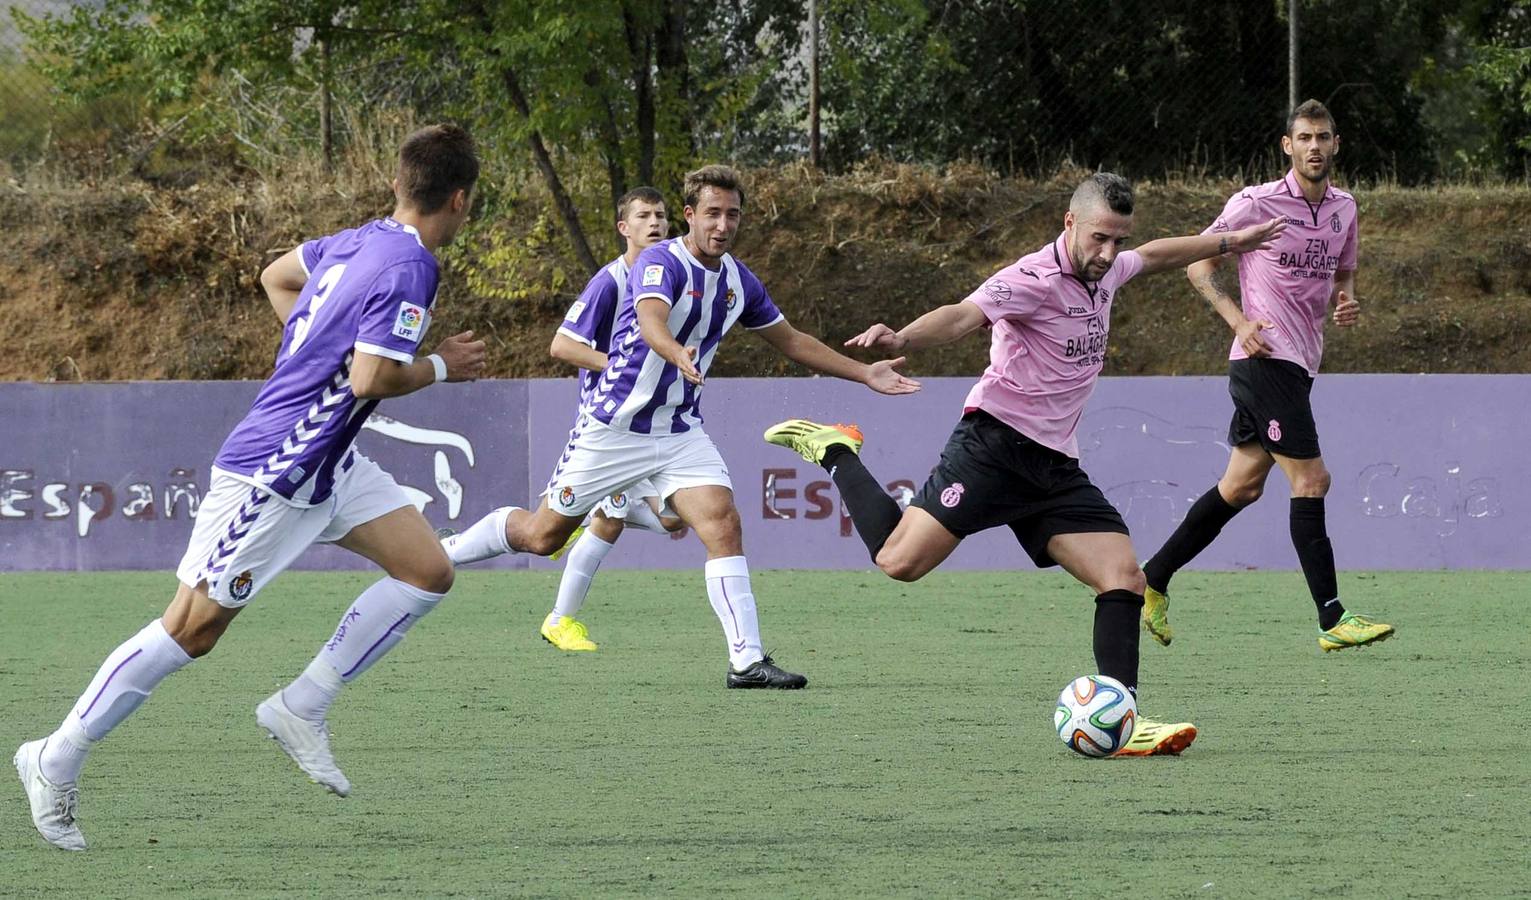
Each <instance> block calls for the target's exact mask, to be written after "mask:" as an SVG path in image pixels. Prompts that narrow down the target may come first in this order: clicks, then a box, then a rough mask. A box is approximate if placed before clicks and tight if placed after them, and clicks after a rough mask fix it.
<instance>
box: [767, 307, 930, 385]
mask: <svg viewBox="0 0 1531 900" xmlns="http://www.w3.org/2000/svg"><path fill="white" fill-rule="evenodd" d="M755 333H756V334H758V335H760V336H761V337H762V338H765V341H766V343H768V344H770V345H771V346H772V347H775V348H776V349H777V350H779V351H780V352H781V355H782V356H785V357H787V358H788V359H790V360H792V361H793V362H795V363H799V364H801V365H804V366H807V367H808V368H810V369H812V370H814V371H815V372H822V373H823V374H825V375H833V376H835V377H836V378H844V379H845V380H846V381H857V382H860V383H861V384H864V385H866V386H867V387H869V388H871V389H872V390H874V391H876V392H877V393H879V394H912V393H914V392H915V391H917V390H919V389H920V383H919V382H918V381H915V380H914V379H913V378H906V377H904V376H903V375H900V374H899V373H898V372H897V371H896V368H897V367H898V366H901V365H903V364H904V358H903V357H899V358H898V359H884V360H880V361H878V362H875V363H872V364H870V365H868V364H866V363H862V362H857V361H856V360H854V359H851V358H850V357H849V356H846V355H845V354H843V353H840V352H839V351H837V350H835V349H834V348H832V347H829V346H828V345H826V344H825V343H824V342H823V341H821V340H819V339H818V338H816V337H814V336H813V335H811V334H804V333H803V332H801V331H798V330H797V329H796V328H793V327H792V325H791V324H790V323H788V322H787V320H785V319H783V320H781V321H780V322H777V323H776V324H775V325H768V326H766V327H765V328H761V329H759V330H757V331H756V332H755Z"/></svg>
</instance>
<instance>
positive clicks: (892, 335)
mask: <svg viewBox="0 0 1531 900" xmlns="http://www.w3.org/2000/svg"><path fill="white" fill-rule="evenodd" d="M988 323H989V320H988V317H986V316H985V315H984V314H983V310H981V309H979V308H978V307H977V306H975V305H974V304H972V303H968V302H966V301H958V302H956V303H948V304H947V305H945V306H938V307H936V308H935V309H933V310H931V311H930V312H928V313H926V314H925V315H923V316H920V317H919V318H918V319H915V320H914V321H913V322H910V323H909V324H908V325H905V326H904V327H903V328H901V329H899V330H898V331H894V330H893V329H891V328H889V327H888V326H886V325H884V324H882V323H881V322H878V323H877V324H876V325H873V326H872V327H871V328H868V329H867V330H866V331H863V332H861V333H860V334H858V335H856V336H855V337H853V338H851V339H850V340H848V341H846V342H845V346H847V347H861V348H864V349H867V350H883V351H890V352H898V351H900V350H923V349H925V348H926V347H939V346H941V345H942V344H950V343H951V342H952V341H955V340H960V339H961V338H964V337H967V336H968V335H970V334H972V333H973V332H975V331H977V330H978V329H980V328H982V327H983V326H985V325H987V324H988Z"/></svg>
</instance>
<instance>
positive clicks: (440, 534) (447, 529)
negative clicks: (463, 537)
mask: <svg viewBox="0 0 1531 900" xmlns="http://www.w3.org/2000/svg"><path fill="white" fill-rule="evenodd" d="M456 535H457V529H456V528H453V527H451V526H450V525H443V526H441V527H440V528H438V529H436V540H438V541H444V540H446V539H447V538H449V537H455V536H456Z"/></svg>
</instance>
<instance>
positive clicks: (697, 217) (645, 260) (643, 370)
mask: <svg viewBox="0 0 1531 900" xmlns="http://www.w3.org/2000/svg"><path fill="white" fill-rule="evenodd" d="M743 211H744V190H743V187H742V186H741V183H740V178H739V174H738V173H737V172H735V171H734V170H733V169H731V168H729V167H727V166H705V167H703V168H701V169H698V170H697V171H695V172H691V173H689V174H688V175H687V176H686V183H685V217H686V225H687V226H688V230H687V232H686V234H685V235H684V236H683V237H679V238H674V239H671V240H667V241H663V242H661V243H659V244H656V245H655V246H653V247H650V248H648V249H647V250H645V251H643V253H642V254H640V255H639V257H638V261H637V263H636V264H635V265H634V266H633V268H632V272H631V273H630V275H629V279H630V282H629V287H630V290H631V295H632V300H631V302H629V303H626V304H624V305H623V306H622V311H621V312H620V313H619V314H618V316H617V322H616V326H615V328H614V331H613V337H612V346H611V352H610V354H609V355H608V357H607V364H606V369H605V371H604V372H603V373H602V374H601V377H600V379H599V381H598V382H597V384H596V386H595V390H594V392H593V393H592V394H591V396H590V399H589V400H588V401H587V402H586V404H585V407H584V409H583V410H582V412H583V415H582V416H581V418H580V422H579V424H578V425H577V426H576V427H575V432H574V435H573V436H572V438H571V440H570V441H569V444H568V447H567V448H566V450H565V452H564V454H563V457H562V459H560V461H559V463H558V466H557V468H556V469H555V470H554V472H553V477H552V478H551V479H550V480H549V482H548V490H547V493H546V495H545V496H544V497H543V500H542V502H541V503H540V504H539V506H538V508H537V509H536V511H535V512H533V511H530V510H525V509H520V508H517V507H502V508H500V509H498V510H495V511H494V512H493V513H491V514H490V515H488V516H486V517H485V518H484V519H482V520H480V521H479V522H478V523H476V524H474V525H473V526H472V527H470V528H469V529H468V530H467V531H465V532H463V533H462V534H461V535H458V536H456V537H453V538H451V539H449V541H448V545H449V546H448V552H449V554H450V555H451V556H452V558H453V560H454V561H455V562H471V561H473V560H475V559H487V558H489V557H491V556H496V555H499V554H501V553H513V552H528V553H536V554H538V555H541V556H546V555H548V554H550V553H552V552H553V551H555V550H557V549H558V548H560V547H562V546H563V544H564V541H565V540H567V539H568V537H569V535H570V534H572V533H573V531H574V529H575V528H576V527H578V525H579V523H580V520H581V519H582V518H584V516H585V514H586V513H588V512H589V511H590V510H591V509H593V508H594V507H595V505H596V504H597V503H599V502H600V500H601V498H602V497H608V496H610V495H612V494H614V493H617V492H619V491H622V490H626V489H627V488H629V487H631V486H632V485H633V484H636V483H638V482H640V481H642V480H643V479H646V478H647V479H651V480H652V481H653V483H654V487H655V493H656V494H657V495H658V496H659V497H661V498H663V499H664V500H665V502H666V503H668V504H669V505H670V506H671V507H672V508H673V509H674V510H675V511H676V513H677V514H678V515H679V516H680V518H681V519H682V520H684V521H685V523H686V524H687V525H689V526H690V527H691V528H692V530H693V531H695V532H696V534H697V537H699V538H700V539H701V541H702V543H703V544H704V545H705V546H706V548H707V564H706V566H705V568H704V573H705V576H706V583H707V596H708V599H709V600H710V601H711V603H712V608H713V611H714V612H715V613H716V614H717V617H718V621H719V622H720V623H721V624H722V626H723V634H724V637H725V639H726V641H727V646H728V660H729V666H728V672H727V676H726V678H725V681H724V683H725V684H726V686H727V687H730V688H788V689H791V688H801V687H803V686H805V685H806V684H807V683H808V680H807V679H806V678H804V677H803V676H802V675H798V674H794V673H792V672H788V671H785V670H783V669H782V668H780V667H778V666H777V665H776V664H775V663H774V662H773V661H772V660H771V658H770V657H768V656H766V654H765V651H764V650H763V649H762V646H761V641H760V627H759V623H758V619H757V614H756V609H755V597H754V592H753V591H752V589H751V587H750V576H749V567H748V565H747V564H746V561H745V558H744V539H743V534H742V529H741V527H740V522H739V510H738V509H737V507H736V506H735V505H734V495H733V488H732V484H731V482H730V481H729V478H728V469H727V467H726V466H725V465H724V463H723V459H722V457H721V456H720V455H719V454H718V450H717V448H716V447H715V446H713V443H712V440H711V439H710V438H709V437H708V436H707V434H706V432H704V431H703V430H702V415H701V407H700V405H699V404H700V400H701V396H702V386H703V384H704V382H705V381H706V376H707V370H708V368H709V367H710V366H711V365H712V361H713V358H714V357H715V356H716V354H717V351H718V345H719V343H720V342H721V341H722V339H723V335H724V334H726V333H727V332H728V330H729V329H730V328H732V327H733V326H734V325H735V324H739V325H742V326H744V327H745V328H747V329H749V330H751V331H755V332H757V333H758V334H759V335H760V336H761V337H762V338H764V339H765V340H766V342H767V343H769V344H771V345H772V346H773V347H775V348H776V349H777V350H778V351H780V352H781V353H782V355H784V356H786V357H787V358H788V359H791V360H793V361H795V362H797V363H800V364H802V365H804V366H806V367H808V368H810V369H812V370H814V371H817V372H822V373H824V374H826V375H834V376H836V377H839V378H844V379H847V380H850V381H858V382H861V383H862V384H865V385H866V386H867V387H869V388H871V389H872V390H874V391H877V392H879V393H883V394H908V393H912V392H914V391H916V390H918V389H919V384H918V383H917V382H915V381H912V380H910V379H908V378H905V377H904V376H902V375H900V374H898V372H896V371H895V370H894V367H895V366H897V365H899V364H900V363H902V362H903V360H901V359H895V360H883V361H881V362H877V363H873V364H871V365H867V364H864V363H860V362H857V361H856V360H853V359H851V358H849V357H847V356H844V355H843V354H841V353H839V352H837V351H835V350H832V349H830V348H829V347H827V346H825V345H824V344H823V343H822V342H821V341H819V340H818V339H817V338H814V337H811V336H809V335H807V334H804V333H803V332H801V331H798V330H797V329H796V328H793V327H792V325H790V324H789V323H788V322H787V320H786V318H785V317H784V316H783V315H782V314H781V312H780V310H778V309H777V308H776V304H775V303H773V302H772V301H771V297H770V295H769V294H767V293H766V290H765V288H764V287H763V286H762V285H761V283H760V280H759V279H757V278H756V277H755V275H754V274H753V273H752V272H750V270H749V269H747V268H745V266H744V265H743V264H741V263H740V262H739V261H738V260H736V259H734V258H733V256H732V255H730V253H729V250H730V248H732V246H733V243H734V238H735V236H736V234H737V233H738V230H739V222H740V219H741V217H742V215H743Z"/></svg>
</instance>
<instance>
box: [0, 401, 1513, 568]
mask: <svg viewBox="0 0 1531 900" xmlns="http://www.w3.org/2000/svg"><path fill="white" fill-rule="evenodd" d="M924 385H925V387H924V390H923V391H922V392H920V393H919V394H916V395H913V396H909V397H882V396H879V395H876V394H873V393H871V392H870V391H867V390H866V389H865V388H862V387H860V386H857V385H853V384H848V383H845V382H841V381H836V380H833V379H817V378H775V379H717V380H714V381H712V382H709V384H708V386H707V389H706V393H705V395H704V398H703V413H704V415H705V417H706V420H707V430H708V433H709V434H710V435H711V436H712V437H713V439H714V440H715V441H716V442H717V444H718V446H719V448H720V450H721V451H722V453H723V457H724V459H725V460H727V461H728V464H729V468H730V475H731V477H732V479H733V481H734V490H735V495H736V498H737V501H738V505H739V510H740V513H741V515H742V516H743V519H744V535H745V546H746V552H747V554H748V555H749V558H750V563H751V565H752V566H753V567H754V568H757V569H760V568H852V569H859V568H866V567H868V566H869V561H868V559H867V554H866V550H865V548H864V547H863V545H862V543H861V541H860V540H859V539H858V538H857V537H856V536H855V534H854V532H853V530H852V529H851V525H850V520H849V518H848V517H847V516H846V514H845V511H844V507H843V505H842V504H841V502H840V498H839V496H838V494H837V493H836V491H835V490H834V486H833V485H832V484H831V483H830V482H829V480H828V478H827V477H826V476H825V474H824V472H823V471H822V470H821V469H819V468H818V467H817V466H814V465H811V464H808V463H805V462H804V461H803V460H802V459H801V458H799V457H797V456H796V455H794V454H792V453H789V452H787V451H785V450H782V449H781V448H778V447H772V446H769V445H767V444H765V443H763V442H762V441H761V432H762V431H763V430H764V429H765V428H766V427H767V426H768V425H770V424H772V423H774V422H776V421H779V420H780V419H783V418H789V417H794V416H804V417H809V418H818V419H827V420H831V421H853V422H857V423H859V424H860V425H861V427H862V429H863V430H864V431H865V432H866V435H867V444H866V447H865V449H864V450H863V454H862V455H863V457H864V458H865V460H866V462H867V466H868V468H869V469H870V470H871V471H872V472H873V474H874V475H876V476H877V477H878V478H879V479H880V480H882V481H883V483H884V484H885V485H886V486H888V488H889V489H890V491H892V492H893V493H895V494H896V495H898V494H900V493H903V492H906V491H912V490H914V489H916V488H918V486H919V485H920V484H921V483H922V482H923V481H924V479H925V477H926V475H927V474H928V473H929V471H930V469H931V467H932V465H934V463H935V461H936V459H937V458H938V456H939V454H940V451H941V447H942V445H943V444H944V443H945V441H946V437H947V434H948V433H949V431H950V430H951V427H952V425H953V424H954V423H955V422H956V420H957V418H958V417H959V416H960V415H961V411H962V401H963V398H964V396H965V395H966V393H967V389H968V387H969V386H970V385H971V380H969V379H955V378H937V379H927V380H925V382H924ZM258 387H259V385H258V384H256V383H254V382H208V383H187V382H148V383H127V384H84V385H48V384H4V385H0V571H22V570H92V569H164V570H173V569H174V567H175V564H176V563H177V561H178V560H179V559H180V555H181V553H182V551H183V550H184V548H185V544H186V539H187V537H188V536H189V534H190V531H191V522H192V517H193V516H194V515H195V511H196V508H197V505H198V502H199V500H200V497H201V494H202V492H203V491H205V490H206V487H207V479H208V474H209V473H208V467H209V464H210V462H211V460H212V458H213V456H214V454H215V453H216V451H217V448H218V446H219V445H220V444H221V443H222V441H223V438H224V436H225V434H226V433H227V431H228V429H229V428H231V427H232V426H233V425H234V423H235V422H237V421H238V420H239V418H240V417H241V415H243V413H244V411H245V409H246V407H247V405H248V404H249V402H250V400H251V399H252V398H253V397H254V395H255V392H256V390H257V388H258ZM1528 392H1531V376H1508V375H1504V376H1488V375H1483V376H1470V375H1460V376H1459V375H1433V376H1425V375H1420V376H1407V375H1352V376H1324V377H1321V378H1319V379H1318V381H1317V382H1316V386H1315V388H1314V395H1313V400H1314V410H1315V414H1316V416H1317V419H1318V423H1319V434H1320V437H1321V440H1322V444H1323V452H1324V459H1325V462H1326V463H1327V465H1328V467H1329V469H1330V471H1331V473H1332V474H1333V477H1334V482H1333V486H1332V488H1331V490H1330V494H1329V498H1328V503H1327V507H1328V518H1329V531H1330V535H1331V536H1332V538H1333V541H1334V546H1335V554H1336V561H1337V563H1338V564H1339V566H1340V568H1342V569H1441V568H1446V569H1458V568H1461V569H1473V568H1497V569H1523V568H1528V567H1531V552H1528V538H1527V537H1526V535H1528V534H1531V484H1528V482H1527V479H1525V478H1523V477H1520V473H1519V462H1520V458H1521V457H1522V456H1523V453H1524V451H1523V448H1524V447H1526V446H1527V445H1528V439H1531V425H1528V423H1527V421H1526V417H1525V416H1524V415H1517V414H1513V411H1514V410H1517V409H1520V408H1521V401H1519V400H1518V399H1517V398H1520V397H1523V396H1525V395H1526V394H1527V393H1528ZM576 396H577V389H576V387H575V383H574V381H573V380H572V379H568V380H544V381H485V382H478V383H475V384H467V385H443V386H438V387H433V388H431V389H429V390H426V391H422V392H420V393H419V394H416V395H413V396H410V397H405V398H401V399H398V400H390V401H387V402H386V403H384V404H383V405H382V406H381V407H380V413H381V414H380V415H378V416H374V418H373V419H372V420H371V421H370V422H369V423H368V425H367V427H366V428H365V429H364V430H363V431H362V434H361V437H360V438H359V439H358V446H359V447H360V448H361V449H362V450H363V452H365V453H367V454H368V455H369V456H371V457H372V458H373V459H375V460H377V461H378V462H379V463H380V464H381V465H382V466H383V468H385V469H387V470H388V471H389V472H391V473H392V474H393V475H394V477H395V478H397V479H398V481H399V482H400V484H401V485H403V486H404V487H405V490H406V492H407V493H408V494H409V495H410V497H411V499H413V500H414V501H415V503H416V504H417V505H419V506H421V508H422V509H423V510H424V512H425V515H426V516H427V518H429V519H430V520H431V522H432V524H434V525H438V526H439V525H450V526H454V527H458V528H461V527H464V526H466V525H467V524H470V523H472V522H473V521H475V520H476V519H477V518H478V517H479V516H481V515H483V514H484V513H486V512H488V511H489V510H491V509H493V508H494V507H496V506H501V505H505V504H508V503H513V504H516V505H525V504H527V503H528V502H529V501H530V502H535V501H536V499H537V498H538V496H539V495H540V494H541V491H542V488H543V485H544V484H545V482H546V479H547V477H548V475H549V473H551V471H552V469H553V465H554V463H555V462H556V461H557V458H558V456H559V454H560V453H561V452H562V450H563V446H564V444H565V441H566V437H567V434H568V430H569V427H570V426H571V425H572V424H573V419H574V406H575V400H576ZM1230 413H1231V406H1230V404H1229V400H1228V396H1227V387H1226V381H1225V380H1224V379H1222V378H1106V379H1102V380H1101V382H1100V386H1099V388H1098V389H1097V390H1096V393H1095V396H1094V398H1093V399H1092V400H1091V401H1090V405H1089V407H1088V408H1087V410H1086V413H1085V416H1084V418H1083V420H1082V422H1081V425H1080V431H1079V437H1080V446H1081V450H1082V454H1083V459H1082V461H1083V465H1084V467H1085V469H1086V470H1087V471H1088V472H1089V473H1090V476H1091V478H1092V479H1093V480H1094V481H1095V483H1096V484H1098V485H1100V487H1101V488H1102V490H1104V491H1105V493H1106V495H1107V497H1108V498H1109V499H1110V500H1111V501H1112V502H1113V503H1114V504H1116V506H1117V508H1118V509H1120V510H1121V512H1122V514H1123V516H1124V517H1125V518H1126V520H1127V523H1128V525H1129V526H1130V527H1131V529H1132V534H1133V539H1134V542H1135V543H1136V545H1137V547H1138V551H1139V555H1140V556H1146V555H1148V554H1149V553H1151V552H1153V550H1154V549H1156V548H1157V547H1158V546H1159V544H1160V543H1161V542H1162V541H1163V540H1164V539H1165V538H1166V537H1167V536H1168V535H1169V533H1170V532H1171V531H1172V530H1173V528H1174V527H1175V524H1176V523H1177V522H1179V520H1180V519H1181V518H1182V517H1183V516H1184V515H1185V512H1186V510H1187V509H1188V508H1189V507H1190V505H1191V503H1192V502H1193V501H1194V500H1195V499H1196V497H1198V496H1199V495H1200V494H1202V493H1203V492H1204V491H1206V490H1207V488H1209V487H1210V486H1211V485H1212V484H1213V483H1214V482H1215V481H1216V480H1217V478H1218V476H1219V475H1220V474H1221V472H1222V469H1223V466H1224V464H1225V462H1226V461H1227V456H1228V446H1227V443H1226V440H1227V438H1226V435H1227V425H1228V418H1229V415H1230ZM1267 490H1268V492H1269V496H1268V497H1267V498H1266V499H1265V500H1264V501H1262V502H1260V503H1259V504H1257V505H1256V506H1255V507H1254V508H1252V509H1250V510H1248V511H1246V512H1245V513H1243V514H1242V515H1240V516H1239V517H1238V518H1237V519H1235V520H1234V521H1233V522H1232V523H1231V524H1230V525H1229V526H1228V527H1227V528H1226V529H1225V530H1224V532H1223V535H1222V536H1221V537H1220V538H1219V539H1218V541H1217V542H1216V543H1215V544H1213V546H1212V547H1211V548H1209V549H1208V550H1207V551H1206V552H1205V553H1204V554H1202V556H1201V557H1200V558H1199V559H1197V561H1196V563H1195V565H1196V566H1197V567H1199V568H1206V569H1246V568H1255V569H1291V568H1295V566H1296V558H1295V555H1294V554H1293V552H1292V548H1291V544H1290V542H1289V540H1288V538H1287V501H1286V496H1287V485H1286V481H1285V479H1284V478H1283V477H1282V476H1281V474H1280V473H1279V471H1278V472H1276V473H1273V474H1272V476H1271V479H1270V483H1269V485H1268V488H1267ZM702 559H703V552H702V548H701V546H700V544H699V543H698V542H697V540H696V539H695V537H694V536H691V535H689V534H684V533H683V534H681V535H675V536H670V537H659V536H655V535H651V534H642V533H635V534H633V535H630V536H627V537H624V538H623V540H622V542H621V543H620V544H619V545H618V546H617V548H616V550H615V551H614V552H613V553H612V555H611V556H610V557H608V563H607V565H611V566H623V567H648V568H692V567H696V566H698V565H700V563H701V561H702ZM368 565H369V564H368V563H366V562H365V561H364V560H361V559H359V558H356V557H353V556H351V555H350V554H348V553H346V552H345V551H342V550H339V549H337V548H333V547H317V548H314V549H313V550H311V551H309V553H308V554H306V555H305V556H304V557H303V558H302V559H301V560H300V561H299V563H298V568H313V569H325V568H352V567H358V568H361V567H367V566H368ZM490 565H493V566H498V567H502V568H526V567H534V568H546V567H550V566H556V565H557V564H556V563H548V562H547V561H544V560H541V559H534V558H528V557H526V556H514V557H506V558H502V559H501V560H497V561H495V562H494V563H491V564H490ZM945 565H946V566H947V567H952V568H967V569H1030V568H1031V567H1032V566H1031V563H1030V561H1029V560H1028V559H1027V558H1026V556H1025V554H1024V553H1023V552H1022V551H1021V550H1020V548H1019V547H1018V546H1017V545H1016V543H1015V541H1014V538H1013V537H1012V536H1011V535H1010V533H1009V531H1008V530H1006V529H999V530H995V531H992V532H989V533H985V534H981V535H976V536H974V537H973V538H970V539H968V540H967V541H965V542H964V543H963V545H962V546H961V547H960V548H959V549H958V550H957V552H956V553H955V554H954V555H953V557H952V558H951V559H950V560H949V561H948V562H947V563H946V564H945Z"/></svg>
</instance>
